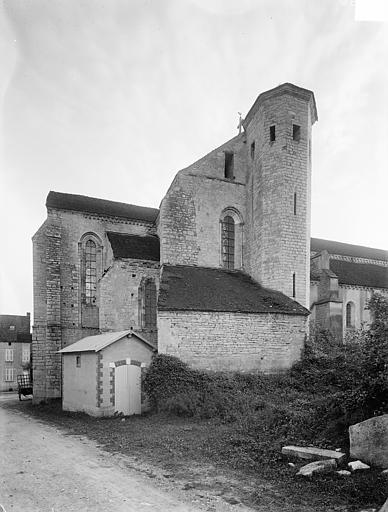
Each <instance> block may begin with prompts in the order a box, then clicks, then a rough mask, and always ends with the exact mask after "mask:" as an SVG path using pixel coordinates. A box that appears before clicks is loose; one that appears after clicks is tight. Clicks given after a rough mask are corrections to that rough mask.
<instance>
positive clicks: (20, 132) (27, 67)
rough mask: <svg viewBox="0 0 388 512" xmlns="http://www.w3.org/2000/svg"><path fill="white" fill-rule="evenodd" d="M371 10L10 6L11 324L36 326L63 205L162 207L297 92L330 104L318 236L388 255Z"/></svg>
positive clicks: (2, 301)
mask: <svg viewBox="0 0 388 512" xmlns="http://www.w3.org/2000/svg"><path fill="white" fill-rule="evenodd" d="M371 1H372V0H369V5H371V4H370V2H371ZM374 1H376V0H374ZM362 2H364V0H325V1H313V0H105V1H104V0H0V215H1V217H0V218H1V230H2V233H1V234H2V236H1V242H2V244H1V250H0V258H1V261H0V313H2V314H25V313H26V312H27V311H31V312H32V242H31V237H32V236H33V234H34V233H35V232H36V231H37V229H38V228H39V226H40V225H41V224H42V223H43V221H44V219H45V217H46V209H45V200H46V196H47V194H48V192H49V191H50V190H55V191H58V192H68V193H74V194H84V195H88V196H92V197H101V198H105V199H110V200H114V201H122V202H126V203H131V204H137V205H143V206H150V207H156V208H157V207H158V206H159V204H160V201H161V199H162V197H163V196H164V194H165V192H166V191H167V188H168V186H169V184H170V183H171V181H172V179H173V177H174V175H175V174H176V172H178V171H179V170H180V169H182V168H185V167H186V166H188V165H189V164H191V163H192V162H194V161H195V160H197V159H198V158H200V157H201V156H203V155H205V154H206V153H208V152H209V151H211V150H212V149H214V148H215V147H217V146H219V145H221V144H222V143H224V142H225V141H227V140H229V139H230V138H232V137H233V136H234V135H236V134H237V125H238V112H242V114H243V116H244V115H245V114H246V113H247V112H248V111H249V109H250V107H251V105H252V104H253V102H254V101H255V99H256V97H257V96H258V95H259V94H260V93H261V92H263V91H265V90H267V89H271V88H273V87H275V86H277V85H279V84H281V83H283V82H292V83H294V84H296V85H299V86H302V87H305V88H307V89H311V90H313V91H314V94H315V99H316V103H317V109H318V122H317V123H316V124H315V125H314V127H313V143H312V146H313V148H312V165H313V176H312V226H311V233H312V236H314V237H318V238H326V239H329V240H337V241H342V242H348V243H354V244H359V245H365V246H370V247H377V248H382V249H386V248H388V240H387V229H386V222H387V199H386V187H387V185H388V183H387V181H388V180H387V174H388V173H387V171H388V150H387V141H388V124H387V120H388V87H387V85H388V66H387V62H388V36H387V27H388V24H387V23H386V22H385V23H384V22H382V21H376V16H375V17H374V16H371V19H372V21H366V19H367V17H365V16H363V15H360V5H361V3H362ZM372 3H373V2H372ZM357 9H358V10H357ZM377 19H378V20H380V19H381V18H379V17H377Z"/></svg>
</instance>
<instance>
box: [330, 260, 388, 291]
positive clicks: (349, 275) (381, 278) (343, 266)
mask: <svg viewBox="0 0 388 512" xmlns="http://www.w3.org/2000/svg"><path fill="white" fill-rule="evenodd" d="M330 269H331V270H332V271H333V272H334V273H335V274H336V275H337V276H338V282H339V284H349V285H356V286H367V287H370V288H388V267H383V266H381V265H373V264H371V263H353V262H351V261H342V260H334V259H331V260H330Z"/></svg>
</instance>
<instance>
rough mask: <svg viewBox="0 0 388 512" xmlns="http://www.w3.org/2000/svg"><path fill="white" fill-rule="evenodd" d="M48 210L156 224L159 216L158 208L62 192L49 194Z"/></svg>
mask: <svg viewBox="0 0 388 512" xmlns="http://www.w3.org/2000/svg"><path fill="white" fill-rule="evenodd" d="M46 206H47V208H57V209H60V210H73V211H77V212H86V213H97V214H99V215H109V216H111V217H124V218H126V219H133V220H143V221H147V222H155V220H156V217H157V216H158V214H159V210H157V209H156V208H146V207H145V206H135V205H133V204H126V203H118V202H116V201H107V200H106V199H98V198H95V197H88V196H79V195H76V194H63V193H62V192H53V191H51V192H49V194H48V196H47V199H46Z"/></svg>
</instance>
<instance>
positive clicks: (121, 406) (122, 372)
mask: <svg viewBox="0 0 388 512" xmlns="http://www.w3.org/2000/svg"><path fill="white" fill-rule="evenodd" d="M59 352H60V353H61V354H62V358H63V386H62V408H63V410H65V411H83V412H86V413H87V414H90V415H92V416H112V415H114V414H115V413H123V414H125V415H129V414H140V413H141V408H142V401H141V371H142V368H145V367H146V366H148V365H149V363H150V362H151V358H152V355H153V354H154V353H155V352H156V349H155V347H154V346H153V345H152V344H151V343H150V342H149V341H147V340H146V339H144V338H143V337H142V336H141V335H140V334H138V333H136V332H134V331H131V330H127V331H120V332H107V333H104V334H98V335H96V336H87V337H86V338H82V339H81V340H79V341H77V342H75V343H72V344H71V345H69V346H67V347H65V348H63V349H62V350H60V351H59Z"/></svg>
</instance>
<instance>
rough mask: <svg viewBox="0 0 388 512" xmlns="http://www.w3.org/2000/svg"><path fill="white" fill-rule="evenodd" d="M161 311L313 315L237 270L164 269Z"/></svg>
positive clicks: (160, 292)
mask: <svg viewBox="0 0 388 512" xmlns="http://www.w3.org/2000/svg"><path fill="white" fill-rule="evenodd" d="M158 308H159V310H170V311H171V310H172V311H220V312H234V313H283V314H289V315H308V314H309V311H308V310H307V309H305V308H304V307H303V306H301V305H300V304H299V303H298V302H295V301H294V300H292V299H290V298H289V297H287V296H286V295H284V294H283V293H280V292H277V291H275V290H270V289H268V288H264V287H263V286H261V285H260V284H258V283H257V282H256V281H254V280H253V279H252V278H251V277H249V276H248V275H247V274H244V273H243V272H240V271H236V270H233V271H231V270H225V269H219V268H207V267H192V266H186V265H177V266H172V265H164V266H163V269H162V276H161V284H160V290H159V299H158Z"/></svg>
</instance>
